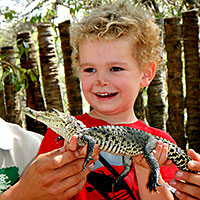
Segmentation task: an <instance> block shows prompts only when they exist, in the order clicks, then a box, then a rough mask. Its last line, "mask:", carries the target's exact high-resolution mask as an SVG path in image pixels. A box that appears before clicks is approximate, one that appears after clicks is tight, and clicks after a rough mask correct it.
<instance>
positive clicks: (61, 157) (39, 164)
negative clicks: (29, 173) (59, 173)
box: [32, 149, 77, 172]
mask: <svg viewBox="0 0 200 200" xmlns="http://www.w3.org/2000/svg"><path fill="white" fill-rule="evenodd" d="M75 159H77V156H76V155H75V153H74V152H73V151H61V150H60V149H56V150H53V151H51V152H48V153H45V154H41V155H39V156H38V157H37V158H36V160H35V161H34V162H33V163H32V165H33V166H35V168H36V169H37V170H39V171H40V172H42V171H44V170H52V169H56V168H59V167H61V166H63V165H65V164H67V163H70V162H71V161H73V160H75Z"/></svg>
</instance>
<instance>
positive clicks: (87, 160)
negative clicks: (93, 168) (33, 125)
mask: <svg viewBox="0 0 200 200" xmlns="http://www.w3.org/2000/svg"><path fill="white" fill-rule="evenodd" d="M90 160H94V159H93V158H92V157H89V158H88V159H85V163H84V164H83V170H85V168H86V166H87V164H88V163H89V162H90Z"/></svg>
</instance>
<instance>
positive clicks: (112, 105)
mask: <svg viewBox="0 0 200 200" xmlns="http://www.w3.org/2000/svg"><path fill="white" fill-rule="evenodd" d="M79 53H80V54H79V55H80V67H81V83H82V89H83V93H84V96H85V98H86V100H87V101H88V103H89V104H90V105H91V106H92V107H93V109H94V110H93V112H95V116H99V118H101V117H100V116H107V115H109V116H112V115H126V117H128V118H130V117H131V116H133V105H134V102H135V99H136V97H137V95H138V92H139V90H140V88H141V86H143V85H142V84H143V79H144V72H143V71H142V70H141V69H140V68H139V66H138V64H137V62H136V60H135V59H134V58H133V56H132V55H131V53H132V51H131V49H130V41H125V40H122V39H118V40H110V41H106V40H93V41H89V40H85V41H83V42H82V43H81V45H80V48H79Z"/></svg>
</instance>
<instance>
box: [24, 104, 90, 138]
mask: <svg viewBox="0 0 200 200" xmlns="http://www.w3.org/2000/svg"><path fill="white" fill-rule="evenodd" d="M24 113H25V114H26V115H28V116H29V117H31V118H33V119H35V120H37V121H39V122H42V123H44V124H45V125H47V126H48V127H49V128H50V129H52V130H53V131H55V132H56V133H57V134H59V135H62V136H63V135H66V137H64V139H66V140H67V141H69V140H70V138H71V136H72V135H76V133H81V132H83V131H84V130H85V129H86V127H85V125H84V124H83V123H82V122H81V121H79V120H76V118H75V117H73V116H71V115H66V114H65V113H62V112H59V111H58V110H56V109H50V110H47V111H36V110H33V109H31V108H29V107H26V108H24Z"/></svg>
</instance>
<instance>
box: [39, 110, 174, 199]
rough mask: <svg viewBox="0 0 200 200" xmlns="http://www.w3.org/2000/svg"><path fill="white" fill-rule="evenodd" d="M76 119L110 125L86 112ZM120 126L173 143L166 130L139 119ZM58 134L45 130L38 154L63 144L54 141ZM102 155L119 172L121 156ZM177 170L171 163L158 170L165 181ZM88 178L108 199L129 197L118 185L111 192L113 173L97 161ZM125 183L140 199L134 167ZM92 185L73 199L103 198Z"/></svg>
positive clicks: (90, 125) (87, 122)
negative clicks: (93, 181)
mask: <svg viewBox="0 0 200 200" xmlns="http://www.w3.org/2000/svg"><path fill="white" fill-rule="evenodd" d="M76 119H78V120H80V121H82V122H83V123H84V124H85V125H86V126H87V127H88V128H89V127H94V126H105V125H110V124H109V123H107V122H105V121H103V120H99V119H95V118H92V117H90V116H89V115H88V114H84V115H79V116H77V117H76ZM118 125H120V126H127V127H131V128H136V129H139V130H143V131H145V132H148V133H150V134H152V135H156V136H158V137H162V138H165V139H167V140H169V141H170V142H173V143H175V141H174V140H173V138H172V137H171V136H170V135H169V134H167V133H166V132H164V131H162V130H159V129H156V128H152V127H149V126H147V125H146V124H145V123H143V122H142V121H141V120H138V121H137V122H135V123H131V124H118ZM58 136H59V135H57V134H56V133H55V132H53V131H52V130H51V129H48V130H47V133H46V135H45V137H44V139H43V141H42V143H41V146H40V149H39V152H38V155H39V154H42V153H45V152H49V151H51V150H54V149H57V148H60V147H61V146H62V145H63V141H60V142H56V138H57V137H58ZM101 154H102V155H103V157H104V158H105V159H106V160H107V161H108V162H109V163H110V164H111V165H112V166H113V167H114V168H115V169H116V170H117V171H118V172H119V173H121V172H122V171H123V169H124V167H123V164H122V157H121V156H116V155H113V154H110V153H106V152H101ZM176 171H177V167H176V166H175V165H174V164H173V165H172V166H171V167H165V166H162V167H160V172H161V175H162V178H163V179H164V181H165V182H167V183H168V182H169V180H171V179H172V178H175V177H174V174H175V172H176ZM89 178H90V179H92V180H95V188H96V187H98V186H99V188H100V189H101V190H103V191H104V192H105V193H106V195H108V196H109V197H110V199H131V197H130V196H129V194H128V193H127V191H126V190H125V189H123V187H118V188H116V191H115V192H113V191H111V190H110V189H109V188H110V185H109V183H111V184H112V183H113V175H112V174H111V173H110V172H109V171H108V170H107V168H105V167H104V166H103V165H102V164H101V163H100V162H99V161H97V162H96V163H95V167H94V169H93V171H92V172H91V173H90V175H89ZM124 180H125V181H126V183H127V184H128V185H129V187H130V189H131V190H132V192H133V194H134V196H135V198H136V199H137V200H139V199H140V197H139V191H138V185H137V179H136V175H135V171H134V167H133V168H132V170H131V171H130V173H129V174H128V175H127V176H126V177H125V178H124ZM95 188H94V186H93V185H91V184H89V183H88V182H87V183H86V184H85V186H84V188H83V190H82V191H81V192H80V193H78V194H77V195H76V196H75V197H74V198H73V199H75V200H88V199H92V200H100V199H105V198H103V197H102V196H101V194H100V193H99V192H97V190H95Z"/></svg>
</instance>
